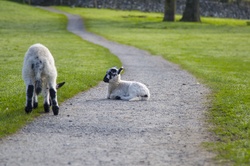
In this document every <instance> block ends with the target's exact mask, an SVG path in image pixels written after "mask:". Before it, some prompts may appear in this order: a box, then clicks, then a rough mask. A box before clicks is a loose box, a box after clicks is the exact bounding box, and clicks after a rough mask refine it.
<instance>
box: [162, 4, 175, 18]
mask: <svg viewBox="0 0 250 166" xmlns="http://www.w3.org/2000/svg"><path fill="white" fill-rule="evenodd" d="M175 1H176V0H165V5H164V18H163V21H175V6H176V5H175V4H176V2H175Z"/></svg>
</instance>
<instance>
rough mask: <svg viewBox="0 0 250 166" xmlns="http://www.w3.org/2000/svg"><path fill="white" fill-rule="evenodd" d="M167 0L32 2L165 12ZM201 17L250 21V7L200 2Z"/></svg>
mask: <svg viewBox="0 0 250 166" xmlns="http://www.w3.org/2000/svg"><path fill="white" fill-rule="evenodd" d="M164 1H165V0H32V3H33V4H34V5H52V4H53V5H55V4H56V5H69V6H72V7H74V6H77V7H88V8H95V7H96V8H108V9H119V10H139V11H144V12H163V11H164ZM185 2H186V0H177V3H176V13H177V14H182V13H183V11H184V9H185ZM200 12H201V16H209V17H221V18H238V19H250V7H249V6H247V5H244V4H241V5H237V4H233V3H231V4H228V3H220V2H218V1H213V0H200Z"/></svg>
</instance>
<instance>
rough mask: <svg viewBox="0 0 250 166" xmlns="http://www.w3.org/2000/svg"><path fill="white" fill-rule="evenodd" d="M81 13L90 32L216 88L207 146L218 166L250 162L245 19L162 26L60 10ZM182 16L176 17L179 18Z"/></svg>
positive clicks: (137, 17)
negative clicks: (172, 65) (156, 57)
mask: <svg viewBox="0 0 250 166" xmlns="http://www.w3.org/2000/svg"><path fill="white" fill-rule="evenodd" d="M57 8H58V9H61V10H64V11H67V12H70V13H74V14H79V15H81V16H82V17H83V18H84V19H85V22H86V26H87V29H88V30H89V31H91V32H94V33H97V34H100V35H102V36H105V37H106V38H108V39H110V40H114V41H117V42H121V43H124V44H127V45H133V46H136V47H138V48H141V49H144V50H148V51H149V52H151V53H152V54H155V55H162V56H163V57H164V58H166V59H167V60H169V61H172V62H174V63H177V64H179V65H180V66H181V67H182V68H183V69H186V70H188V71H189V72H191V73H192V74H194V75H195V76H196V77H197V78H198V79H199V80H200V81H201V82H202V83H205V84H206V85H207V86H208V87H209V88H211V90H212V95H211V98H212V103H211V109H210V110H209V122H210V124H211V126H213V127H211V130H212V131H213V132H214V133H215V135H216V138H218V141H216V142H214V143H209V146H208V147H209V148H212V149H213V150H214V151H216V152H217V153H218V160H219V161H220V162H224V161H225V162H231V163H232V164H235V165H248V164H249V163H250V121H249V119H250V26H247V24H246V20H233V19H215V18H202V22H203V23H202V24H201V23H182V22H178V21H177V22H174V23H173V22H162V21H161V20H162V14H157V13H142V12H136V11H130V12H129V11H115V10H103V9H102V10H100V9H86V8H67V7H57ZM178 18H180V16H177V19H178Z"/></svg>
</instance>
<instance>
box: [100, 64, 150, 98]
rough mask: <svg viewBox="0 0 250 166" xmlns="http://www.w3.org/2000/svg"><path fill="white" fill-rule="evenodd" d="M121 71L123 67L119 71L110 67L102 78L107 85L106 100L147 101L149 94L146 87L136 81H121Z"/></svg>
mask: <svg viewBox="0 0 250 166" xmlns="http://www.w3.org/2000/svg"><path fill="white" fill-rule="evenodd" d="M122 70H123V67H121V68H120V69H119V70H118V69H117V68H116V67H112V68H110V69H109V70H108V71H107V73H106V75H105V77H104V78H103V81H104V82H106V83H109V86H108V97H107V98H108V99H117V100H128V101H133V100H148V99H149V98H150V93H149V90H148V88H147V87H146V85H144V84H142V83H140V82H136V81H124V80H121V76H120V73H121V71H122Z"/></svg>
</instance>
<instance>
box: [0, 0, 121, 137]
mask: <svg viewBox="0 0 250 166" xmlns="http://www.w3.org/2000/svg"><path fill="white" fill-rule="evenodd" d="M17 9H18V10H17ZM66 23H67V19H66V17H64V16H63V15H58V14H53V13H50V12H47V11H43V10H41V9H38V8H35V7H30V6H27V5H22V4H17V3H13V2H10V1H2V0H1V1H0V36H1V37H0V45H1V47H0V78H1V81H0V138H2V137H4V136H6V135H9V134H12V133H14V132H16V131H17V130H18V129H20V128H21V127H22V126H24V125H25V124H27V123H29V122H30V121H32V120H33V119H34V117H37V116H39V115H41V114H43V112H44V111H43V99H42V97H40V98H39V99H40V100H39V104H40V105H39V108H38V109H36V110H34V111H33V112H32V113H31V114H29V115H27V114H26V113H25V111H24V107H25V84H24V82H23V80H22V65H23V58H24V54H25V52H26V51H27V49H28V48H29V46H30V45H32V44H34V43H42V44H44V45H45V46H47V47H48V48H49V49H50V51H51V53H52V54H53V56H54V58H55V62H56V66H57V70H58V82H61V81H66V84H65V85H64V87H62V88H61V89H60V90H59V91H58V100H59V102H62V101H64V100H66V99H68V98H70V97H72V96H74V95H75V94H77V93H79V92H81V91H84V90H87V89H89V88H90V87H93V86H95V85H97V83H99V82H100V81H101V80H102V78H103V76H104V74H105V72H106V70H107V68H109V67H111V66H115V65H117V66H120V65H121V63H120V61H119V60H118V59H117V57H116V56H113V55H112V54H110V52H109V51H108V50H107V49H104V48H102V47H99V46H96V45H93V44H90V43H88V42H85V41H83V40H82V39H81V38H79V37H77V36H75V35H74V34H71V33H69V32H67V31H66ZM103 97H105V94H104V95H103ZM59 114H60V113H59Z"/></svg>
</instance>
